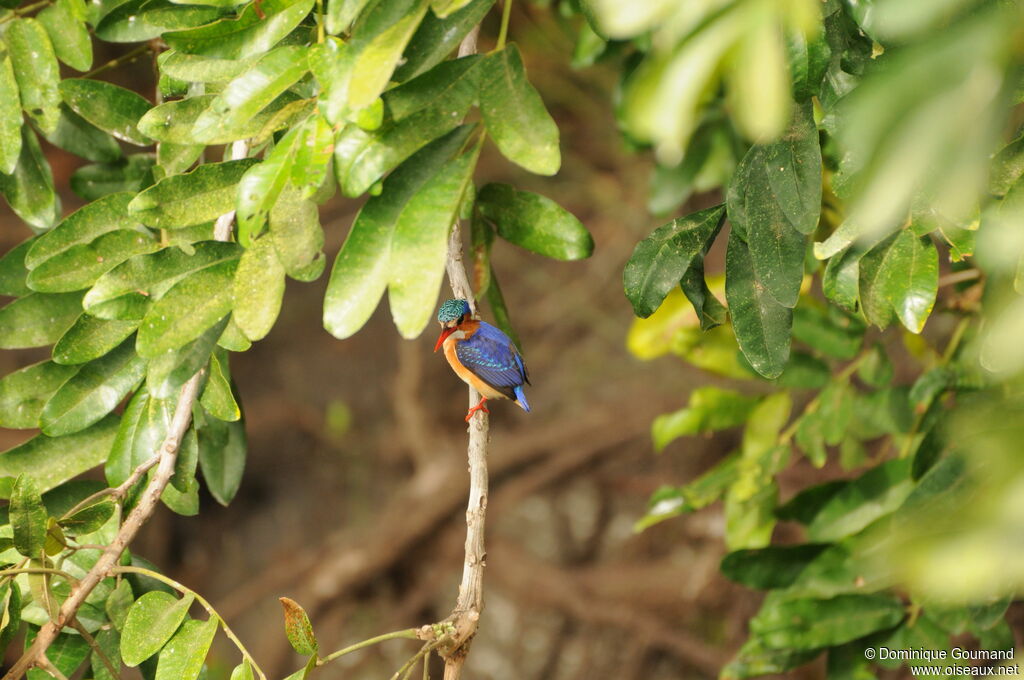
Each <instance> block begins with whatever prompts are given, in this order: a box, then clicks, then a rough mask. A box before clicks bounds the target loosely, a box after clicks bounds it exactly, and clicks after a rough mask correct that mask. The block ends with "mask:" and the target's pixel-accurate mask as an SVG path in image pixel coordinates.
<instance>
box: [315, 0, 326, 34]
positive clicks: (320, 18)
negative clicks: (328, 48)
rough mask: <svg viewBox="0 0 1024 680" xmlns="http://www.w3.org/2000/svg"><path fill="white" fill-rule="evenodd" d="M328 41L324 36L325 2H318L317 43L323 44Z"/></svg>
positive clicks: (321, 0) (317, 0)
mask: <svg viewBox="0 0 1024 680" xmlns="http://www.w3.org/2000/svg"><path fill="white" fill-rule="evenodd" d="M326 39H327V37H326V35H325V34H324V0H316V41H317V42H318V43H321V44H322V43H323V42H324V41H325V40H326Z"/></svg>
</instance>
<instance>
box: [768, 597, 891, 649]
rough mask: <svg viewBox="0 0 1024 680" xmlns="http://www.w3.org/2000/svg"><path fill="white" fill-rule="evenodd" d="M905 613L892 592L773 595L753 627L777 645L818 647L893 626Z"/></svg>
mask: <svg viewBox="0 0 1024 680" xmlns="http://www.w3.org/2000/svg"><path fill="white" fill-rule="evenodd" d="M904 615H905V612H904V607H903V603H902V602H901V601H900V599H899V598H897V597H893V596H891V595H839V596H838V597H834V598H831V599H828V600H814V599H796V600H786V599H782V598H771V597H769V598H768V599H767V600H766V601H765V603H764V605H763V606H762V607H761V611H759V612H758V613H757V616H755V617H754V618H753V619H751V620H750V631H751V633H752V634H754V635H756V636H757V637H759V638H760V639H761V640H762V641H763V642H764V644H765V645H766V646H768V647H772V648H776V649H798V650H799V649H808V650H809V649H817V648H820V647H831V646H834V645H840V644H843V643H844V642H849V641H851V640H855V639H857V638H859V637H863V636H865V635H867V634H869V633H873V632H875V631H877V630H883V629H885V628H891V627H892V626H895V625H896V624H897V623H899V622H900V621H901V620H902V619H903V617H904Z"/></svg>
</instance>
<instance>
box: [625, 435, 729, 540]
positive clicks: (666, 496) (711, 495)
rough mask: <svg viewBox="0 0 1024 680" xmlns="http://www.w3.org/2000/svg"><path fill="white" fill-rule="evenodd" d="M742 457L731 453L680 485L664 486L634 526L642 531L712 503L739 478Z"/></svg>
mask: <svg viewBox="0 0 1024 680" xmlns="http://www.w3.org/2000/svg"><path fill="white" fill-rule="evenodd" d="M738 461H739V456H737V455H736V454H733V455H730V456H728V457H727V458H725V459H723V460H721V461H720V462H719V463H717V464H716V465H715V466H714V467H712V468H711V469H710V470H708V471H707V472H705V473H704V474H703V475H701V476H700V477H698V478H697V479H696V480H694V481H692V482H690V483H689V484H687V485H685V486H680V487H662V488H660V489H658V491H655V492H654V494H653V495H652V496H651V499H650V502H649V508H648V510H647V514H646V515H645V516H644V517H642V518H641V519H640V520H638V521H637V523H636V524H635V525H634V526H633V530H634V531H642V530H644V529H646V528H648V527H651V526H654V525H655V524H658V523H659V522H663V521H664V520H666V519H669V518H671V517H677V516H679V515H682V514H684V513H687V512H693V511H694V510H699V509H700V508H703V507H706V506H708V505H711V504H712V503H714V502H715V501H717V500H718V499H719V498H721V497H722V494H724V493H725V492H726V490H727V489H728V488H729V487H730V486H732V484H733V482H735V481H736V477H737V474H738V473H737V463H738Z"/></svg>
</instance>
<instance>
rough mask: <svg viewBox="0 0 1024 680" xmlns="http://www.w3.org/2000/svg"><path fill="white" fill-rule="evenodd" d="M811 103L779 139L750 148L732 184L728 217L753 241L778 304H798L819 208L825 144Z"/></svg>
mask: <svg viewBox="0 0 1024 680" xmlns="http://www.w3.org/2000/svg"><path fill="white" fill-rule="evenodd" d="M810 109H811V107H810V103H808V104H806V105H805V106H804V107H802V108H800V109H798V110H797V115H796V118H795V120H794V122H793V125H792V126H791V127H790V129H789V130H788V131H787V132H786V134H785V135H784V136H783V137H782V138H781V139H780V140H779V141H777V142H774V143H772V144H767V145H755V146H753V147H751V149H750V151H748V152H747V155H746V156H744V157H743V160H742V161H740V164H739V166H738V167H737V168H736V174H735V175H734V176H733V179H732V182H731V183H730V185H729V192H728V195H727V204H728V206H729V220H730V222H731V223H732V225H733V228H734V230H736V231H737V232H738V233H739V234H740V235H741V236H742V237H743V239H744V240H745V241H746V242H747V243H748V244H750V253H751V262H752V264H753V267H754V273H755V275H756V276H757V280H758V281H760V282H761V283H762V284H763V285H764V286H765V287H766V288H767V290H768V292H769V293H770V294H771V295H772V297H774V298H775V299H776V300H777V301H778V302H779V303H780V304H782V305H783V306H785V307H793V306H795V305H796V300H797V297H798V296H799V295H800V283H801V281H802V279H803V273H804V266H803V265H804V253H805V251H806V246H807V239H806V238H805V235H806V234H810V233H811V232H813V231H814V229H815V227H816V226H817V225H818V215H819V213H820V211H821V149H820V148H819V146H818V131H817V128H816V127H815V125H814V119H813V117H812V115H811V110H810Z"/></svg>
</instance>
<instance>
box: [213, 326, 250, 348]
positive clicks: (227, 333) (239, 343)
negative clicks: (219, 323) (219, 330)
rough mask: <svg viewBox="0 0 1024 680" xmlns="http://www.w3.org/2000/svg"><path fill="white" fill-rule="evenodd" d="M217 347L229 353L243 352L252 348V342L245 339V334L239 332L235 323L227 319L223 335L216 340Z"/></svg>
mask: <svg viewBox="0 0 1024 680" xmlns="http://www.w3.org/2000/svg"><path fill="white" fill-rule="evenodd" d="M217 346H218V347H223V348H224V349H226V350H229V351H231V352H244V351H246V350H248V349H249V348H250V347H252V341H251V340H249V338H247V337H245V334H244V333H243V332H242V331H241V330H239V328H238V326H237V325H236V324H235V322H234V321H232V320H231V318H230V317H229V318H228V325H227V328H225V329H224V333H223V334H222V335H221V336H220V339H219V340H217Z"/></svg>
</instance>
